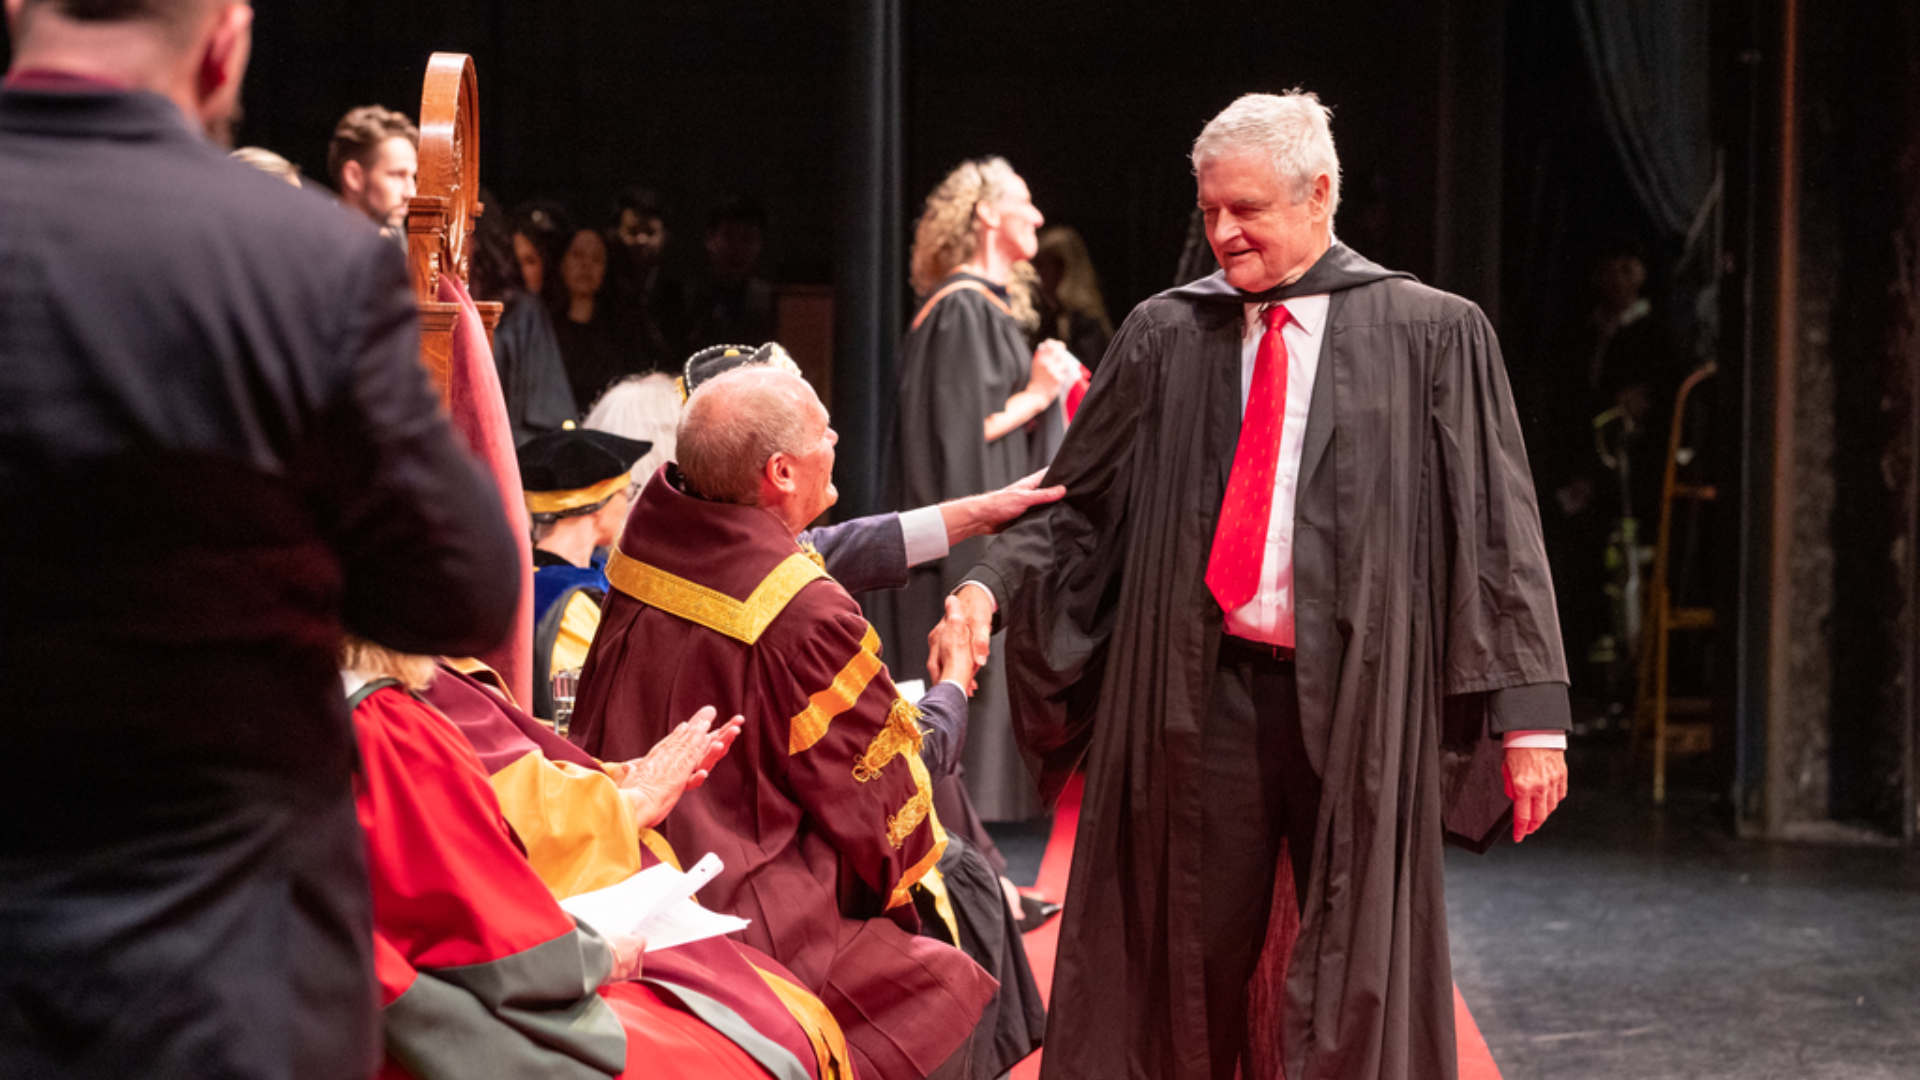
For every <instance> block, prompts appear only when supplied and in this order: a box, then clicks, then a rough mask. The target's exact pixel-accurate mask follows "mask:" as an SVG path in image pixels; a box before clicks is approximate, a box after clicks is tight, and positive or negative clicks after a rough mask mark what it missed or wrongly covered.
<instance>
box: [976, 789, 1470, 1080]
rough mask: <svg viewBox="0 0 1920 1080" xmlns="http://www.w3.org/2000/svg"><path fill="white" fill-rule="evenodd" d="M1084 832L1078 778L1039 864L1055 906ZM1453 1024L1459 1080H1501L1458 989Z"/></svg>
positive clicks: (1029, 1079) (1042, 949) (1044, 942)
mask: <svg viewBox="0 0 1920 1080" xmlns="http://www.w3.org/2000/svg"><path fill="white" fill-rule="evenodd" d="M1079 827H1080V778H1079V777H1074V779H1073V781H1072V782H1071V783H1069V784H1068V785H1067V790H1066V791H1064V792H1062V793H1061V795H1060V805H1059V806H1058V807H1057V808H1056V809H1055V810H1054V814H1053V835H1052V836H1051V837H1049V838H1048V840H1047V853H1046V854H1045V855H1043V856H1041V858H1040V877H1039V879H1038V880H1037V881H1035V882H1034V891H1036V892H1039V893H1041V894H1042V895H1044V896H1047V897H1049V898H1051V899H1054V900H1061V899H1064V898H1065V897H1066V895H1067V873H1068V870H1069V869H1071V867H1072V865H1073V838H1074V834H1075V833H1076V832H1077V831H1078V830H1079ZM1061 921H1062V920H1060V919H1054V920H1052V921H1050V922H1048V923H1047V925H1045V926H1043V927H1041V928H1040V929H1038V930H1035V931H1034V932H1033V933H1031V934H1028V935H1027V960H1028V962H1030V963H1031V964H1032V965H1033V978H1034V981H1035V982H1037V983H1039V984H1040V993H1041V996H1042V997H1045V996H1048V995H1049V993H1050V992H1051V990H1052V989H1053V958H1054V953H1055V952H1056V951H1057V950H1058V949H1059V947H1060V923H1061ZM1453 1023H1454V1028H1455V1038H1456V1040H1457V1042H1458V1044H1459V1053H1460V1080H1501V1077H1500V1068H1499V1066H1497V1065H1495V1064H1494V1063H1493V1054H1492V1052H1490V1051H1489V1050H1488V1049H1487V1040H1486V1039H1485V1038H1483V1037H1482V1036H1481V1034H1480V1027H1479V1025H1477V1024H1475V1023H1474V1022H1473V1014H1472V1013H1469V1012H1468V1011H1467V1002H1466V999H1465V998H1463V997H1461V996H1460V988H1459V987H1458V986H1455V987H1454V988H1453ZM1045 1053H1046V1051H1045V1050H1041V1051H1040V1052H1039V1053H1036V1054H1034V1055H1032V1056H1031V1057H1029V1058H1027V1060H1025V1061H1022V1062H1021V1063H1020V1064H1018V1065H1016V1066H1014V1067H1013V1073H1012V1077H1013V1080H1039V1077H1040V1057H1041V1055H1042V1054H1045Z"/></svg>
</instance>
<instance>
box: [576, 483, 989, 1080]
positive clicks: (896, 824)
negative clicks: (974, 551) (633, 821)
mask: <svg viewBox="0 0 1920 1080" xmlns="http://www.w3.org/2000/svg"><path fill="white" fill-rule="evenodd" d="M673 472H674V470H672V469H665V470H662V471H661V472H659V473H657V474H655V476H654V478H653V480H652V482H650V483H649V484H648V485H647V487H646V489H645V490H644V491H643V492H642V493H641V495H640V498H639V500H638V502H637V503H636V505H635V507H634V510H633V513H632V516H631V517H629V518H628V520H627V528H626V532H625V535H624V536H622V537H621V540H620V551H621V552H622V553H623V555H624V558H625V559H626V560H630V561H629V562H628V565H629V566H630V567H631V566H634V565H636V564H644V565H645V566H648V567H651V568H653V569H654V571H656V572H657V575H656V577H655V578H654V580H656V581H668V584H667V585H666V586H665V587H666V588H669V589H671V590H676V591H677V594H678V595H682V596H689V595H695V594H698V593H699V592H700V590H710V591H711V592H709V593H707V594H706V595H707V596H708V597H709V598H710V599H711V598H712V594H714V593H717V594H719V596H720V598H721V602H720V603H719V604H718V605H712V604H710V605H709V609H712V608H713V607H714V606H717V607H720V608H725V607H727V606H728V605H729V604H735V603H737V602H742V601H745V600H747V599H748V598H749V597H751V596H752V595H753V594H754V591H755V589H756V588H758V587H760V586H761V585H762V583H763V582H766V581H767V580H768V578H769V577H770V576H772V575H774V572H775V571H776V570H777V569H778V568H779V567H780V566H781V565H782V564H783V563H786V562H788V561H789V560H790V559H792V558H793V557H794V556H795V555H797V554H799V552H800V549H799V547H798V545H796V544H795V543H794V540H793V537H792V536H791V535H790V534H788V533H787V532H786V530H785V529H784V528H783V527H782V526H781V525H780V523H779V522H778V521H777V520H776V519H775V518H774V517H773V516H772V515H771V514H769V513H767V512H766V511H763V510H759V509H755V508H752V507H743V506H732V505H727V504H721V503H713V502H708V501H706V500H703V499H698V498H695V497H692V496H689V495H686V494H684V493H682V492H681V491H679V490H678V489H676V488H675V487H674V485H673V483H672V482H671V481H670V480H669V479H668V477H669V475H670V474H671V473H673ZM621 562H622V559H619V558H616V559H614V560H612V562H611V564H610V566H609V579H610V580H611V581H612V583H613V586H614V589H613V591H612V592H610V593H609V594H608V597H607V605H606V609H605V612H604V614H603V616H602V618H601V621H600V630H599V633H598V634H597V635H596V636H595V637H594V641H593V648H592V650H591V651H590V652H589V653H588V655H587V663H586V666H585V669H584V670H583V671H582V673H581V681H580V688H579V692H578V695H577V697H576V698H575V701H574V713H573V720H572V738H573V739H574V740H575V742H577V743H578V744H579V745H580V746H581V747H582V748H584V749H585V750H586V751H587V752H588V753H590V754H592V755H594V756H595V757H597V758H600V759H602V760H622V759H625V758H631V757H636V756H638V755H640V754H642V753H644V752H645V751H646V750H647V749H648V748H649V747H651V746H652V745H653V744H654V743H655V742H657V741H658V740H659V739H660V738H662V737H663V736H665V735H666V734H667V733H668V732H669V731H670V730H672V728H673V727H674V725H676V724H678V723H680V722H681V721H682V720H685V719H686V718H687V717H689V716H691V715H693V713H694V712H696V711H697V710H699V709H700V708H701V707H702V706H705V705H713V706H715V707H716V708H717V709H718V710H719V712H720V715H721V716H722V717H727V716H731V715H734V714H736V713H737V714H741V715H744V716H746V717H747V720H748V723H747V725H746V727H745V729H744V730H743V731H742V732H741V734H740V737H739V739H738V741H737V742H736V743H735V744H734V747H733V749H732V751H731V752H730V753H729V754H728V755H727V757H726V758H725V759H723V760H722V761H721V762H720V764H719V765H718V766H717V767H716V768H715V769H714V770H713V773H712V775H711V776H710V777H709V778H708V780H707V782H706V783H705V784H704V785H702V786H701V787H700V788H698V789H696V790H694V791H691V792H688V793H687V794H686V795H685V796H684V797H682V798H681V800H680V803H679V805H678V806H677V807H675V809H674V812H673V813H672V814H671V815H670V816H669V817H668V818H667V820H666V822H665V823H664V824H663V825H662V826H661V829H660V831H661V832H662V833H663V834H664V835H665V836H666V838H667V840H668V841H669V842H671V843H672V844H673V846H674V848H675V850H677V851H678V852H680V854H681V855H682V856H683V857H685V858H688V859H694V858H698V857H699V856H701V855H703V854H704V853H706V852H709V851H712V852H717V853H718V854H719V855H720V858H721V859H722V860H723V861H724V862H725V863H726V870H725V872H724V873H722V874H721V875H720V876H719V878H717V879H716V880H715V881H713V882H712V883H711V884H709V885H708V886H707V887H706V888H704V889H702V890H701V894H700V898H701V901H702V902H703V903H708V904H711V905H712V906H713V907H714V908H715V909H717V910H721V911H729V912H732V913H734V914H737V915H740V916H742V917H744V918H748V919H751V920H753V924H752V926H750V927H749V928H748V929H747V930H745V931H743V932H742V934H741V937H742V938H743V939H744V940H745V941H746V943H747V944H749V945H752V946H754V947H756V948H758V949H761V950H763V951H765V952H767V953H769V954H771V955H772V956H773V957H774V958H775V959H776V960H779V961H780V962H781V963H782V964H784V965H786V966H787V968H788V969H790V970H791V971H792V972H793V973H794V974H795V975H797V976H798V977H799V978H800V981H801V983H802V985H804V986H805V987H806V988H807V989H809V990H811V991H813V992H814V993H815V994H817V995H819V997H820V998H821V1000H822V1001H824V1002H825V1003H826V1006H827V1008H828V1010H829V1011H831V1012H832V1013H833V1015H834V1017H835V1018H836V1019H838V1020H839V1022H840V1025H841V1027H842V1029H843V1030H844V1032H845V1034H846V1038H847V1043H848V1046H849V1048H850V1049H851V1050H852V1052H853V1055H854V1059H855V1062H856V1065H857V1066H858V1068H859V1070H860V1074H861V1076H862V1077H864V1078H866V1080H896V1078H899V1080H904V1078H907V1077H915V1078H917V1077H924V1076H926V1075H927V1074H928V1073H929V1072H931V1071H933V1070H934V1069H935V1068H938V1067H939V1066H940V1065H941V1064H942V1063H943V1062H944V1061H945V1060H946V1059H947V1057H948V1056H950V1055H951V1054H952V1053H953V1052H954V1051H955V1050H956V1049H957V1048H958V1047H959V1046H960V1045H961V1044H962V1043H963V1042H965V1041H966V1039H967V1037H968V1035H969V1034H970V1033H971V1032H972V1030H973V1027H974V1025H975V1024H976V1022H977V1021H978V1019H979V1016H980V1013H981V1010H982V1009H983V1008H984V1007H985V1005H986V1003H987V1001H988V1000H989V998H990V997H991V996H992V994H993V992H994V990H995V989H996V984H995V983H994V981H993V979H992V978H991V977H990V976H988V975H987V974H986V972H984V971H983V970H981V968H980V967H979V965H977V964H975V963H974V962H973V961H972V960H971V959H969V958H968V957H967V956H966V955H965V954H964V953H962V952H961V951H959V950H958V949H954V948H952V947H950V946H947V945H944V944H941V943H940V942H937V941H934V940H932V939H930V938H925V937H920V936H918V935H916V934H915V932H914V931H915V930H917V928H918V925H919V920H918V918H917V917H916V916H915V914H914V910H913V905H912V903H911V902H910V901H909V900H908V899H907V888H908V886H910V885H911V884H912V883H913V882H915V881H917V880H919V878H920V877H921V876H923V875H924V874H925V873H926V872H927V871H928V870H929V869H931V868H932V867H933V865H934V863H935V862H936V861H937V860H938V858H939V856H940V852H941V850H942V847H943V846H944V839H943V834H942V833H941V832H940V827H939V823H938V818H937V816H936V815H935V814H934V813H933V812H932V809H931V792H930V790H929V788H928V784H927V782H926V774H925V769H924V767H923V766H921V765H920V761H919V755H918V753H917V745H916V746H913V747H911V748H908V746H907V745H906V744H905V742H903V740H902V734H903V732H902V727H903V721H904V726H905V727H907V728H911V726H912V720H911V717H910V716H909V715H906V714H905V713H904V712H903V707H901V706H898V705H897V704H896V702H897V694H896V693H895V691H894V687H893V683H892V680H891V679H889V678H888V676H887V673H886V670H885V668H884V667H883V666H882V665H881V664H880V662H879V658H878V656H877V652H878V649H879V641H878V637H877V635H875V634H874V633H873V631H872V628H871V627H870V626H868V625H867V622H866V620H865V619H864V618H863V617H862V616H861V613H860V607H859V605H858V604H856V603H855V602H854V600H853V598H852V597H851V596H848V595H847V592H846V590H845V589H842V588H841V587H840V586H839V584H838V583H837V582H835V581H834V580H833V579H832V578H829V577H825V576H821V577H819V578H817V579H816V580H812V581H810V582H808V583H807V584H805V585H804V586H802V587H801V588H800V589H799V590H798V592H797V593H794V594H793V595H792V596H791V599H789V600H787V602H786V603H785V604H784V606H783V607H781V608H780V609H779V611H778V613H777V614H776V615H774V616H773V617H772V619H771V621H770V622H768V623H767V624H766V625H765V627H764V629H763V630H762V631H761V632H760V633H759V634H758V636H757V638H755V640H753V641H752V642H751V643H749V642H747V641H745V640H742V639H740V638H737V637H733V636H729V635H728V634H725V633H722V632H720V631H718V630H715V629H711V628H710V627H709V626H708V625H702V624H700V623H697V622H694V621H690V620H689V619H687V618H682V617H680V616H678V615H675V614H671V613H670V612H669V611H667V610H664V608H663V607H654V606H649V605H647V604H644V603H641V602H640V601H638V600H636V599H634V598H633V596H631V595H629V594H628V593H627V592H624V591H622V590H623V587H624V586H623V580H624V579H623V577H622V572H621ZM688 587H691V589H689V588H688ZM763 614H764V612H763Z"/></svg>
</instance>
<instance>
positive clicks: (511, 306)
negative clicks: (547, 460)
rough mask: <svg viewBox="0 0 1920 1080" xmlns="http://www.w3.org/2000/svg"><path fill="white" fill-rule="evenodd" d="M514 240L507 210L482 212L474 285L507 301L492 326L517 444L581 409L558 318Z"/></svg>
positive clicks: (481, 296)
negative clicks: (526, 274) (530, 278)
mask: <svg viewBox="0 0 1920 1080" xmlns="http://www.w3.org/2000/svg"><path fill="white" fill-rule="evenodd" d="M480 201H481V203H482V205H492V203H493V199H492V196H490V195H489V194H487V193H486V192H485V191H482V192H481V195H480ZM514 240H515V235H514V233H513V231H512V227H511V226H510V225H509V224H508V223H507V218H506V215H504V214H498V213H486V214H482V215H481V217H480V223H479V225H478V226H477V227H476V228H475V229H474V233H473V246H472V248H471V262H470V272H471V279H470V281H469V286H470V288H471V290H472V292H473V298H474V299H475V300H492V301H497V302H499V303H500V304H503V305H505V309H506V310H505V311H504V312H503V313H502V314H501V316H500V325H499V326H498V327H495V328H494V331H493V362H494V366H495V367H496V368H498V369H499V372H500V391H501V393H502V394H503V395H504V396H505V397H506V399H507V422H508V423H509V424H510V425H511V426H512V428H513V441H514V445H516V446H517V445H519V444H521V443H524V442H526V441H527V440H528V439H531V438H533V437H534V436H535V435H539V434H542V433H544V432H548V431H554V430H557V429H558V428H559V427H560V425H561V424H563V423H565V422H567V421H568V420H572V419H574V418H576V417H578V416H579V415H580V409H579V406H578V404H577V403H575V401H574V400H573V388H572V387H571V386H570V385H568V383H567V369H566V366H565V364H564V363H563V362H562V361H561V359H560V343H559V341H558V340H556V339H555V338H554V335H553V320H552V319H551V318H550V317H549V316H548V314H547V308H546V305H545V304H542V303H541V302H540V301H539V299H538V298H536V297H535V296H534V295H533V294H532V293H531V292H529V291H528V289H527V285H526V280H525V279H524V278H523V277H522V276H521V272H520V265H521V263H520V260H519V258H518V257H517V255H516V254H515V251H514Z"/></svg>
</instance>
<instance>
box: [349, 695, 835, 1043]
mask: <svg viewBox="0 0 1920 1080" xmlns="http://www.w3.org/2000/svg"><path fill="white" fill-rule="evenodd" d="M374 685H375V686H376V687H379V686H381V685H382V684H374ZM353 722H354V731H355V734H356V735H357V736H358V740H359V746H360V763H361V769H360V776H359V778H358V779H359V782H358V784H357V785H356V786H357V790H356V793H355V805H356V809H357V810H358V813H359V817H360V824H361V827H362V829H363V830H364V832H365V835H366V841H367V863H368V869H369V876H370V878H371V880H372V885H373V912H374V933H375V943H374V945H375V947H374V952H375V961H376V963H375V967H376V970H377V974H378V977H379V981H380V986H381V998H382V1003H383V1005H384V1010H383V1014H382V1022H383V1027H384V1028H385V1041H386V1047H387V1062H386V1066H385V1067H384V1068H383V1069H382V1071H381V1073H380V1080H400V1078H402V1077H414V1076H418V1077H433V1076H448V1075H465V1076H479V1075H489V1076H543V1077H556V1078H574V1077H577V1078H580V1080H592V1078H594V1077H617V1076H636V1077H637V1076H646V1077H657V1078H660V1080H668V1078H683V1080H719V1078H721V1077H729V1078H736V1080H767V1077H768V1075H769V1072H772V1073H773V1075H776V1076H789V1077H795V1076H804V1075H806V1073H805V1072H804V1071H803V1065H802V1062H803V1060H804V1059H802V1058H800V1057H799V1056H798V1055H796V1054H794V1053H793V1052H792V1051H791V1050H789V1049H787V1048H786V1047H783V1046H781V1045H779V1044H777V1043H772V1042H769V1041H766V1040H764V1038H762V1039H759V1040H754V1039H752V1037H751V1032H750V1031H749V1030H746V1028H747V1025H745V1024H744V1023H743V1022H742V1020H741V1018H740V1017H739V1016H738V1015H737V1014H728V1013H727V1012H726V1010H725V1008H724V1006H723V1005H721V1004H720V1003H718V1002H714V1001H712V1000H711V999H706V1000H704V1001H701V1000H700V999H699V998H698V996H697V995H695V994H692V993H690V992H688V991H686V990H685V989H683V988H676V987H673V986H670V985H665V984H660V985H640V984H636V983H630V982H619V983H612V984H607V985H602V984H603V983H604V982H605V980H606V977H607V974H608V971H609V968H610V966H611V963H612V961H611V954H610V952H609V950H608V949H607V947H606V945H605V944H604V942H603V940H602V939H601V938H600V936H599V935H598V934H597V933H595V932H594V931H593V929H592V928H591V927H588V926H586V925H585V924H576V923H575V921H574V920H573V919H572V918H570V917H569V916H568V915H567V914H566V913H565V912H564V911H562V910H561V908H560V905H559V904H557V903H556V902H555V901H554V899H553V896H552V894H550V893H549V892H548V891H547V888H546V886H545V885H544V884H542V883H541V881H540V879H539V878H538V877H536V876H535V875H534V872H533V868H532V867H530V866H528V865H527V862H526V859H525V858H524V857H523V856H522V855H521V854H520V851H519V849H518V848H517V847H515V845H514V841H513V837H512V834H511V833H510V832H509V831H508V829H507V825H506V822H505V821H504V820H502V819H501V817H500V811H499V807H498V805H497V804H496V803H495V802H494V799H493V792H492V790H491V789H490V788H489V787H488V785H487V781H486V777H485V774H484V773H483V772H482V771H481V768H480V763H479V761H478V760H477V759H476V758H475V757H474V754H473V750H472V749H471V748H470V747H469V746H468V745H467V744H466V742H465V741H464V740H463V739H462V738H461V736H460V734H459V733H458V732H457V731H455V730H454V729H453V726H452V725H450V724H449V723H447V721H446V719H445V718H444V717H441V716H439V715H437V714H436V713H434V711H433V710H432V709H431V708H429V707H427V706H426V705H424V704H422V703H421V702H419V701H417V700H415V699H414V698H412V697H410V696H409V695H407V694H406V693H405V692H403V691H401V690H399V689H396V688H393V687H390V686H388V687H385V688H379V689H372V690H371V692H370V693H367V694H366V695H365V696H364V698H362V699H361V700H359V702H358V703H357V705H356V707H355V708H354V710H353ZM647 963H648V966H651V963H652V958H651V957H649V958H648V961H647ZM644 977H647V978H649V979H650V978H651V976H644ZM668 996H673V997H678V998H679V999H680V1000H681V1001H682V1002H683V1003H688V1005H687V1008H686V1009H685V1010H684V1011H683V1010H679V1009H675V1008H674V1007H673V1006H672V1005H671V1004H669V1002H668V1000H667V998H668ZM696 1005H704V1006H705V1007H706V1008H707V1009H709V1010H712V1012H713V1014H714V1015H719V1016H721V1017H723V1021H722V1022H723V1023H725V1024H726V1025H727V1026H729V1027H731V1028H733V1029H735V1034H734V1037H735V1038H742V1039H747V1040H748V1045H744V1046H742V1045H736V1044H735V1043H734V1042H732V1041H729V1038H728V1036H726V1035H723V1034H722V1033H721V1031H719V1030H716V1029H715V1028H711V1027H707V1026H706V1025H705V1024H703V1023H702V1022H701V1021H700V1020H698V1019H696V1016H699V1015H706V1014H703V1013H701V1012H700V1009H699V1008H697V1007H696ZM756 1058H759V1059H760V1060H756ZM763 1063H764V1064H765V1066H766V1067H765V1068H764V1069H763V1067H762V1065H763ZM776 1069H777V1070H779V1071H777V1072H775V1071H774V1070H776Z"/></svg>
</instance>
